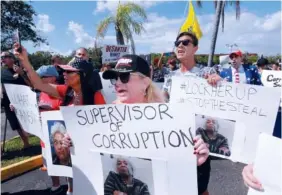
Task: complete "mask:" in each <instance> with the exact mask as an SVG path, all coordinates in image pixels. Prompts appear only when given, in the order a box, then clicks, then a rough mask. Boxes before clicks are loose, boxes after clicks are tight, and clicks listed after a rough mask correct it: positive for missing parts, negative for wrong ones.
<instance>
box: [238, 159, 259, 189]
mask: <svg viewBox="0 0 282 195" xmlns="http://www.w3.org/2000/svg"><path fill="white" fill-rule="evenodd" d="M253 171H254V167H253V165H252V164H250V165H247V166H245V167H244V169H243V171H242V176H243V180H244V183H245V185H246V186H247V187H251V188H253V189H255V190H262V189H263V188H262V185H261V183H260V182H259V181H258V179H257V178H256V177H255V176H254V173H253Z"/></svg>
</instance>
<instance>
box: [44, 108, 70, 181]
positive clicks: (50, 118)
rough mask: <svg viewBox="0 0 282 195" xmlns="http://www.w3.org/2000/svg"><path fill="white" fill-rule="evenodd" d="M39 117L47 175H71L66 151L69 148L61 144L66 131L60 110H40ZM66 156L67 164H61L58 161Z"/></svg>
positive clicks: (68, 154)
mask: <svg viewBox="0 0 282 195" xmlns="http://www.w3.org/2000/svg"><path fill="white" fill-rule="evenodd" d="M41 119H42V130H43V134H44V140H43V142H44V144H45V148H44V150H45V158H46V163H47V171H48V175H50V176H64V177H72V167H71V159H69V158H70V152H69V151H68V150H69V149H67V148H64V147H63V146H62V145H61V144H62V138H63V134H65V133H67V132H66V131H67V129H66V128H65V124H64V120H63V117H62V114H61V112H60V111H48V112H42V113H41ZM56 134H58V135H56ZM55 136H56V137H55ZM66 158H68V159H69V160H67V161H68V164H66V165H62V163H60V162H61V159H66Z"/></svg>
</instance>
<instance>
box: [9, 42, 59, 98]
mask: <svg viewBox="0 0 282 195" xmlns="http://www.w3.org/2000/svg"><path fill="white" fill-rule="evenodd" d="M19 47H22V52H21V53H19V52H18V51H17V49H18V48H19ZM14 54H15V55H16V56H17V57H18V58H19V59H20V61H21V64H22V65H23V67H24V68H25V69H26V72H27V74H28V77H29V79H30V81H31V83H32V84H33V86H34V88H36V89H38V90H40V91H43V92H45V93H47V94H49V95H50V96H53V97H57V98H60V95H59V93H58V92H57V89H56V85H52V84H46V83H43V82H42V80H41V78H40V77H39V76H38V75H37V73H36V72H35V71H34V70H33V68H32V66H31V64H30V62H29V60H28V56H27V51H26V49H25V48H24V47H23V46H20V45H19V44H18V43H16V44H14Z"/></svg>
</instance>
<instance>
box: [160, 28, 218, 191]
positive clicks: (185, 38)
mask: <svg viewBox="0 0 282 195" xmlns="http://www.w3.org/2000/svg"><path fill="white" fill-rule="evenodd" d="M175 47H176V56H177V59H178V60H179V61H180V68H179V69H178V70H176V71H172V72H171V73H170V74H168V75H166V77H165V82H164V86H163V90H164V94H165V97H166V101H169V98H170V92H171V86H172V82H173V80H172V77H173V76H179V77H181V76H196V77H205V78H207V80H208V82H209V84H212V85H215V84H216V83H217V82H218V81H220V80H221V78H220V77H219V76H218V75H217V74H216V71H215V70H213V69H208V68H206V69H200V68H199V67H197V66H196V62H195V53H196V51H197V50H198V38H197V37H196V35H195V34H193V33H190V32H183V33H180V34H179V35H178V36H177V38H176V41H175ZM204 162H205V163H204V164H203V165H202V166H201V167H198V173H199V174H198V186H199V193H200V194H207V193H208V192H207V188H208V183H209V178H210V159H208V160H207V161H204Z"/></svg>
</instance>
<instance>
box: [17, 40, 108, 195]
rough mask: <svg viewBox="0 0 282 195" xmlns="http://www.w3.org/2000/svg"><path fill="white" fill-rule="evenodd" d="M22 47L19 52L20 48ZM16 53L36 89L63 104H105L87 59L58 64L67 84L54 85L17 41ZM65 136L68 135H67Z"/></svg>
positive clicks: (69, 192) (70, 182)
mask: <svg viewBox="0 0 282 195" xmlns="http://www.w3.org/2000/svg"><path fill="white" fill-rule="evenodd" d="M20 47H21V48H22V52H21V53H19V52H18V49H19V48H20ZM14 53H15V55H16V56H17V57H18V58H19V59H20V61H21V63H22V65H23V67H24V68H25V69H26V72H27V74H28V77H29V79H30V81H31V82H32V84H33V86H34V88H35V89H38V90H39V91H41V92H45V93H46V94H48V95H50V96H51V97H54V98H58V99H60V100H61V101H62V103H61V105H62V106H72V105H93V104H105V103H106V102H105V100H104V97H103V95H102V94H101V92H100V91H94V90H93V87H92V85H91V83H92V84H93V82H91V81H92V80H91V78H92V77H91V76H92V74H93V66H92V64H90V63H89V62H87V61H86V60H83V59H81V58H78V57H75V59H73V61H72V62H71V63H69V64H68V65H58V66H59V67H60V68H61V69H62V70H63V75H64V79H65V85H54V84H50V83H45V82H43V80H42V79H41V78H40V77H39V76H38V74H37V73H36V72H35V71H34V70H33V68H32V66H31V64H30V62H29V60H28V56H27V51H26V49H25V48H24V47H23V46H20V44H18V43H16V44H15V45H14ZM65 137H68V136H67V135H66V136H65ZM68 186H69V189H68V191H67V194H68V195H71V194H72V191H73V189H72V186H73V185H72V179H71V178H68Z"/></svg>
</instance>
